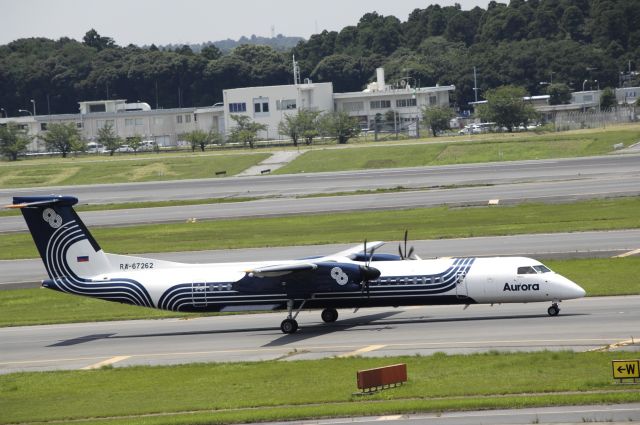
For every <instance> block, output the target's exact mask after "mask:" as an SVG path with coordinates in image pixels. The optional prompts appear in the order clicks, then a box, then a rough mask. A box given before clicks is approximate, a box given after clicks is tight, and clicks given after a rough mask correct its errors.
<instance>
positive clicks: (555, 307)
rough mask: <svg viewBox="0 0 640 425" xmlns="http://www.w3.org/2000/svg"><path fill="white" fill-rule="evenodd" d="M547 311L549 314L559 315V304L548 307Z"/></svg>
mask: <svg viewBox="0 0 640 425" xmlns="http://www.w3.org/2000/svg"><path fill="white" fill-rule="evenodd" d="M547 313H548V314H549V316H557V315H558V313H560V309H559V308H558V305H557V304H553V305H552V306H551V307H549V308H548V309H547Z"/></svg>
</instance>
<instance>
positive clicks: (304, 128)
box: [298, 109, 321, 145]
mask: <svg viewBox="0 0 640 425" xmlns="http://www.w3.org/2000/svg"><path fill="white" fill-rule="evenodd" d="M320 113H321V112H320V111H312V110H310V109H300V110H299V111H298V128H299V131H300V136H302V138H303V139H304V140H305V144H307V145H310V144H311V143H313V139H314V138H315V137H318V135H319V134H320V130H319V123H318V117H319V116H320Z"/></svg>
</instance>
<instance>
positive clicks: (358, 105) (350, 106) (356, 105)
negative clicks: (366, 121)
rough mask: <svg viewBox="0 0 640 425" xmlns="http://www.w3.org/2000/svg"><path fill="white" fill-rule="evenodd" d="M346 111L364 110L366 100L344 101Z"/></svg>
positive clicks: (343, 107) (343, 108)
mask: <svg viewBox="0 0 640 425" xmlns="http://www.w3.org/2000/svg"><path fill="white" fill-rule="evenodd" d="M342 110H343V111H344V112H356V111H363V110H364V102H344V103H343V104H342Z"/></svg>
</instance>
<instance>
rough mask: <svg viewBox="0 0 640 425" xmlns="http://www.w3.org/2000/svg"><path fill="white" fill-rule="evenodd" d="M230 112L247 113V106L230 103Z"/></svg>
mask: <svg viewBox="0 0 640 425" xmlns="http://www.w3.org/2000/svg"><path fill="white" fill-rule="evenodd" d="M229 112H247V104H246V103H244V102H238V103H230V104H229Z"/></svg>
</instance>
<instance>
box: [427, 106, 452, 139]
mask: <svg viewBox="0 0 640 425" xmlns="http://www.w3.org/2000/svg"><path fill="white" fill-rule="evenodd" d="M453 117H455V113H454V112H453V110H452V109H451V108H449V107H448V106H425V107H424V108H422V119H423V120H424V123H425V125H426V126H427V127H428V128H430V129H431V133H433V137H436V136H437V135H438V132H439V131H444V130H448V129H449V128H450V127H449V121H451V118H453Z"/></svg>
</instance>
